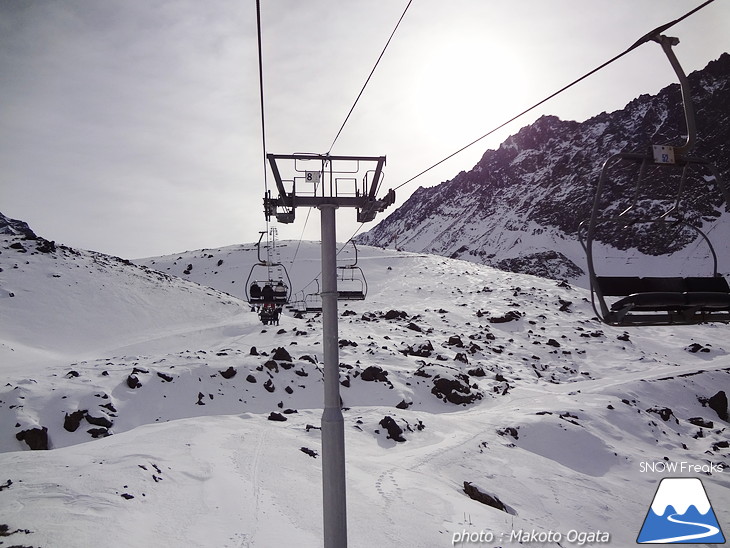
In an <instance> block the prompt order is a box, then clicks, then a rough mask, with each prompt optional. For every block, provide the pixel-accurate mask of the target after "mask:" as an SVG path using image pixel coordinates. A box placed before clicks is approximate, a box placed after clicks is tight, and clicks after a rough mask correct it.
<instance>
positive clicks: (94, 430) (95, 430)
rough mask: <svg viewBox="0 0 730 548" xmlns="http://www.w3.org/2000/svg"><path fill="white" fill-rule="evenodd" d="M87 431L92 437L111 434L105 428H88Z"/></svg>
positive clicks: (103, 436) (104, 436) (102, 436)
mask: <svg viewBox="0 0 730 548" xmlns="http://www.w3.org/2000/svg"><path fill="white" fill-rule="evenodd" d="M87 432H88V433H89V434H91V437H92V438H94V439H98V438H106V437H107V436H111V433H110V432H109V430H107V429H106V428H89V429H88V430H87Z"/></svg>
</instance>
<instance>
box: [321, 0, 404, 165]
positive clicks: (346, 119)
mask: <svg viewBox="0 0 730 548" xmlns="http://www.w3.org/2000/svg"><path fill="white" fill-rule="evenodd" d="M411 2H413V0H409V2H408V5H406V9H404V10H403V13H402V14H401V16H400V19H398V22H397V23H396V25H395V28H394V29H393V32H391V33H390V37H389V38H388V41H387V42H386V43H385V47H384V48H383V51H381V52H380V56H379V57H378V60H377V61H375V65H374V66H373V70H371V71H370V74H369V75H368V78H367V80H365V83H364V84H363V86H362V89H361V90H360V93H358V94H357V97H356V98H355V102H354V103H353V104H352V107H351V108H350V112H348V113H347V116H346V117H345V121H344V122H342V125H341V126H340V130H339V131H338V132H337V135H335V138H334V140H333V141H332V144H331V145H330V148H329V150H328V151H327V154H328V155H329V153H330V152H332V149H333V148H334V146H335V143H336V142H337V139H338V138H339V137H340V134H341V133H342V130H343V129H344V128H345V124H347V121H348V120H349V119H350V115H351V114H352V111H353V110H355V105H357V102H358V101H359V100H360V97H361V96H362V93H363V91H365V87H366V86H367V85H368V82H370V78H372V76H373V73H374V72H375V69H376V68H377V67H378V63H380V60H381V59H382V58H383V55H384V54H385V50H386V49H388V45H389V44H390V41H391V40H392V39H393V35H395V31H396V30H398V26H399V25H400V23H401V21H403V17H405V15H406V12H407V11H408V8H409V7H410V6H411Z"/></svg>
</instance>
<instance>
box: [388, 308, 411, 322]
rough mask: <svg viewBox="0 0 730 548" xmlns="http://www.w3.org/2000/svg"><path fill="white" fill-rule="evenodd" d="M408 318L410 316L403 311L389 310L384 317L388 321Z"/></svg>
mask: <svg viewBox="0 0 730 548" xmlns="http://www.w3.org/2000/svg"><path fill="white" fill-rule="evenodd" d="M407 317H408V314H406V313H405V312H404V311H402V310H388V311H387V312H386V313H385V316H384V318H385V319H386V320H398V319H403V320H405V319H406V318H407Z"/></svg>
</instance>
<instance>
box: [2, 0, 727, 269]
mask: <svg viewBox="0 0 730 548" xmlns="http://www.w3.org/2000/svg"><path fill="white" fill-rule="evenodd" d="M701 3H702V2H701V1H699V0H697V1H692V2H688V1H687V0H642V1H641V2H636V1H635V0H617V1H614V2H605V1H604V2H599V1H595V0H583V1H578V0H554V1H551V2H544V1H543V0H522V1H518V2H502V1H496V0H495V1H492V0H454V1H452V2H443V1H441V0H413V1H412V3H411V5H410V7H409V8H408V10H407V12H406V14H405V17H404V18H403V21H402V22H401V24H400V26H399V28H398V30H397V32H396V33H395V36H394V37H393V40H392V41H391V43H390V45H389V47H388V49H387V51H386V52H385V54H384V56H383V58H382V60H381V61H380V63H379V65H378V67H377V69H376V71H375V73H374V74H373V76H372V78H371V80H370V82H369V84H368V85H367V87H366V88H365V90H364V92H363V94H362V97H361V98H360V100H359V102H358V103H357V106H356V107H355V109H354V111H353V113H352V116H351V117H350V119H349V120H348V122H347V124H346V125H345V127H344V129H343V131H342V134H341V135H340V137H339V138H338V139H337V141H336V142H335V146H334V147H333V148H332V154H342V155H362V156H380V155H385V156H386V157H387V164H386V167H385V179H384V182H383V189H384V190H386V189H387V188H390V187H395V186H398V185H400V184H401V183H403V182H405V181H407V180H408V179H410V178H412V177H413V176H415V175H416V174H418V173H420V172H421V171H423V170H424V169H426V168H428V167H429V166H431V165H433V164H435V163H436V162H438V161H440V160H441V159H443V158H445V157H446V156H448V155H450V154H451V153H453V152H454V151H456V150H458V149H459V148H461V147H463V146H464V145H466V144H467V143H469V142H471V141H473V140H474V139H476V138H477V137H479V136H481V135H483V134H485V133H487V132H488V131H490V130H491V129H493V128H494V127H496V126H498V125H500V124H502V123H503V122H505V121H506V120H508V119H510V118H511V117H512V116H514V115H516V114H517V113H519V112H521V111H522V110H524V109H525V108H527V107H529V106H532V105H533V104H535V103H537V102H538V101H540V100H542V99H543V98H544V97H546V96H548V95H550V94H551V93H553V92H554V91H557V90H558V89H560V88H561V87H563V86H564V85H566V84H568V83H570V82H572V81H573V80H575V79H576V78H578V77H580V76H582V75H583V74H585V73H587V72H588V71H590V70H592V69H594V68H595V67H597V66H598V65H600V64H602V63H604V62H605V61H607V60H609V59H610V58H612V57H614V56H615V55H617V54H619V53H621V52H623V51H624V50H625V49H626V48H628V47H629V46H630V45H631V44H633V43H634V42H635V41H636V40H637V39H638V38H639V37H641V36H643V35H644V34H646V33H647V32H648V31H650V30H652V29H654V28H656V27H658V26H659V25H662V24H664V23H667V22H669V21H672V20H674V19H676V18H678V17H681V16H682V15H684V14H685V13H686V12H688V11H689V10H691V9H692V8H694V7H696V6H699V5H700V4H701ZM261 4H262V5H261V20H262V57H263V71H264V115H265V121H266V131H265V142H266V151H267V152H270V153H276V154H290V153H293V152H315V153H324V152H327V151H328V150H329V149H330V147H331V145H332V143H333V140H334V139H335V135H337V132H338V130H339V128H340V126H341V125H342V123H343V121H344V120H345V117H346V116H347V113H348V111H349V110H350V108H351V107H352V105H353V103H354V101H355V98H356V97H357V95H358V93H359V92H360V90H361V88H362V86H363V84H364V83H365V80H366V78H367V76H368V74H370V71H371V70H372V68H373V66H374V64H375V62H376V60H377V59H378V56H379V55H380V53H381V51H382V50H383V47H384V46H385V43H386V41H387V39H388V37H389V36H390V34H391V32H392V31H393V28H394V27H395V25H396V23H397V21H398V19H399V18H400V17H401V15H402V14H403V11H404V10H405V8H406V5H407V4H408V2H407V1H406V0H399V1H395V0H358V1H356V2H355V1H347V2H341V1H340V2H335V1H334V0H330V1H326V0H308V1H307V2H301V1H299V0H275V1H273V0H270V1H268V2H267V1H265V0H264V1H263V2H261ZM728 28H730V5H729V4H728V0H715V2H713V3H712V4H709V5H708V6H707V7H705V8H703V9H702V10H700V11H699V12H697V13H696V14H694V15H693V16H691V17H690V18H688V19H686V20H684V21H682V22H681V23H679V24H678V25H676V26H675V27H673V28H672V29H670V31H668V34H669V35H671V36H677V37H678V38H679V39H680V44H679V45H678V46H677V47H676V48H675V52H676V54H677V57H678V58H679V60H680V62H681V63H682V65H683V67H684V69H685V71H686V72H687V73H689V72H691V71H694V70H698V69H701V68H703V67H704V66H705V65H706V64H707V63H708V62H709V61H711V60H713V59H716V58H717V57H719V56H720V54H721V53H722V52H725V51H730V35H729V34H728V33H727V29H728ZM257 56H258V53H257V39H256V2H255V1H254V0H245V1H243V0H240V1H238V2H230V1H223V0H213V1H210V2H199V1H197V0H146V1H145V2H128V1H123V0H108V1H105V2H95V1H93V0H64V1H63V2H61V1H58V0H0V185H1V186H0V212H2V213H3V214H5V215H6V216H9V217H12V218H17V219H22V220H24V221H26V222H28V223H29V224H30V225H31V227H32V228H33V229H34V230H35V231H36V232H37V233H38V234H39V235H41V236H44V237H46V238H48V239H53V240H55V241H57V242H58V243H63V244H66V245H69V246H72V247H79V248H84V249H91V250H95V251H101V252H104V253H109V254H112V255H118V256H121V257H124V258H130V259H133V258H142V257H149V256H156V255H163V254H169V253H175V252H179V251H184V250H193V249H201V248H215V247H221V246H226V245H232V244H237V243H241V242H251V241H256V240H257V239H258V233H259V231H261V230H265V229H266V223H265V219H264V215H263V207H262V198H263V194H264V188H265V186H264V178H265V177H264V161H263V139H262V128H261V112H260V103H259V101H260V98H259V78H258V57H257ZM675 80H676V78H675V76H674V73H673V71H672V69H671V67H670V65H669V63H668V62H667V60H666V58H665V57H664V55H663V53H662V51H661V48H660V47H659V46H658V45H657V44H655V43H652V42H650V43H647V44H644V45H643V46H641V47H640V48H637V49H636V50H634V51H633V52H631V53H629V54H628V55H626V56H624V57H622V58H621V59H620V60H618V61H617V62H615V63H613V64H611V65H610V66H609V67H607V68H606V69H604V70H602V71H600V72H599V73H597V74H596V75H594V76H592V77H591V78H589V79H587V80H586V81H584V82H582V83H580V84H578V85H576V86H574V87H573V88H571V89H570V90H568V91H567V92H565V93H563V94H561V95H560V96H558V97H557V98H555V99H553V100H551V101H548V102H547V103H545V104H544V105H542V106H541V107H539V108H537V109H535V110H533V111H531V112H530V113H529V114H528V115H526V116H524V117H522V118H520V119H518V120H517V121H515V122H512V123H511V124H509V125H507V126H506V127H505V128H504V129H502V130H500V131H498V132H495V133H494V134H493V135H492V136H490V137H489V138H487V139H484V140H482V141H480V142H479V143H478V144H476V145H474V146H473V147H471V148H470V149H468V150H467V151H465V152H463V153H461V154H459V155H457V156H455V157H454V158H452V159H451V160H449V161H447V162H444V163H443V164H442V165H440V166H439V167H438V168H435V169H433V170H431V171H429V172H428V173H427V174H425V175H423V176H420V177H418V178H417V179H415V180H414V181H413V182H411V183H409V184H407V185H406V186H404V187H403V188H401V189H399V191H398V196H397V202H396V207H397V206H398V205H400V204H402V203H403V201H405V200H406V199H407V198H408V196H409V195H410V194H411V193H412V192H414V191H415V190H416V189H417V188H418V187H419V186H433V185H436V184H438V183H441V182H443V181H445V180H449V179H451V178H452V177H454V176H455V175H456V174H457V173H459V172H460V171H462V170H469V169H471V168H472V167H473V166H474V164H475V163H476V162H477V161H478V160H479V158H480V157H481V156H482V155H483V153H484V151H485V150H487V149H495V148H497V147H498V146H499V144H500V143H501V142H502V141H504V139H506V138H507V137H508V136H509V135H512V134H514V133H516V132H517V131H518V130H519V129H520V128H521V127H523V126H525V125H528V124H529V123H531V122H532V121H534V120H535V119H536V118H538V117H539V116H541V115H545V114H552V115H557V116H559V117H560V118H563V119H572V120H578V121H582V120H585V119H587V118H590V117H591V116H594V115H596V114H599V113H601V112H604V111H607V112H611V111H614V110H618V109H620V108H623V106H624V105H626V103H628V102H629V101H630V100H631V99H633V98H635V97H637V96H639V95H640V94H643V93H656V92H658V91H659V90H660V89H661V88H663V87H665V86H667V85H669V84H671V83H674V82H675ZM267 178H268V180H269V181H271V174H270V173H269V174H268V175H267ZM394 209H395V208H394V207H391V209H390V210H389V211H386V214H387V213H388V212H390V211H393V210H394ZM381 218H382V217H381ZM377 220H378V219H376V221H375V222H377ZM374 225H375V223H370V224H366V225H365V226H364V227H363V228H362V230H363V231H364V230H367V229H369V228H371V227H372V226H374ZM272 226H276V227H277V229H278V234H279V238H280V239H290V240H296V239H300V238H304V239H309V240H317V239H319V234H320V232H319V230H320V227H319V214H318V212H316V211H314V212H312V214H311V215H309V216H308V215H307V211H306V210H297V220H296V222H295V223H293V224H290V225H284V224H274V225H272ZM358 227H359V223H357V222H356V220H355V212H354V211H353V210H348V209H340V210H339V211H338V212H337V236H338V239H339V240H341V241H344V240H347V239H348V238H349V237H350V236H352V234H353V233H354V232H355V231H356V230H357V229H358Z"/></svg>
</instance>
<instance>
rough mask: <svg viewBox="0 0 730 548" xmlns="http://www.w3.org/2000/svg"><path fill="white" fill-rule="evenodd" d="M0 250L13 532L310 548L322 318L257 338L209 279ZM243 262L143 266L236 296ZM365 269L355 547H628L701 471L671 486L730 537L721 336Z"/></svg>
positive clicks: (432, 259) (451, 264)
mask: <svg viewBox="0 0 730 548" xmlns="http://www.w3.org/2000/svg"><path fill="white" fill-rule="evenodd" d="M6 238H7V240H6V241H5V243H4V244H3V246H2V249H1V250H2V254H0V266H1V267H2V269H3V270H2V272H0V287H2V289H3V291H4V294H3V298H2V319H1V320H0V321H1V322H2V324H0V337H1V338H2V340H3V344H4V346H3V354H2V362H1V365H0V368H1V369H2V373H3V379H4V381H3V384H2V386H1V387H0V450H1V451H2V453H0V470H2V475H0V509H1V511H0V525H7V530H6V532H5V533H4V534H7V535H8V536H7V540H6V538H5V537H2V536H0V542H2V541H5V542H9V543H10V544H11V545H12V544H17V545H24V546H34V547H50V546H54V547H78V546H109V547H116V546H120V547H121V546H125V547H129V546H137V547H146V546H160V547H166V546H170V547H173V546H174V547H177V546H199V547H226V546H228V547H241V546H256V547H278V546H302V547H310V546H321V544H322V538H321V535H322V526H321V520H322V516H321V487H320V486H321V477H320V474H321V457H320V454H321V446H320V438H319V430H318V426H319V419H320V415H321V411H320V408H321V402H322V370H321V368H322V347H321V344H320V340H321V333H320V330H321V317H319V316H316V315H309V316H305V317H303V318H295V317H293V316H292V315H290V314H285V315H284V316H283V317H282V320H281V325H279V326H263V325H262V324H261V323H260V322H258V319H257V317H256V315H255V314H254V313H252V312H250V311H249V309H248V307H247V306H246V304H245V303H242V302H241V301H239V300H238V299H236V298H235V297H232V296H229V295H225V294H222V293H220V292H219V291H217V290H213V289H208V288H206V287H203V286H199V285H196V284H194V283H191V282H190V281H185V280H183V279H181V278H178V277H168V276H163V275H161V274H159V273H156V272H153V271H151V270H148V269H146V268H143V267H140V266H137V265H134V264H130V263H127V262H124V261H120V260H116V259H112V258H109V257H105V256H100V255H98V254H93V253H89V252H82V251H78V252H74V251H71V250H67V249H64V248H60V247H57V249H56V251H52V252H48V253H41V252H35V254H34V246H35V245H36V243H37V242H35V241H32V240H21V239H20V238H21V236H6ZM15 243H22V245H23V247H24V248H25V252H23V251H22V250H20V249H17V248H12V247H11V244H15ZM295 250H296V251H295ZM280 251H281V259H282V262H283V263H284V264H285V265H286V264H288V262H289V261H290V260H291V258H292V257H293V255H294V253H295V252H296V254H297V259H296V261H295V262H294V266H295V268H293V269H291V270H293V271H295V272H299V273H298V274H294V275H293V278H294V279H293V280H292V281H293V285H294V286H295V288H301V287H304V286H305V285H306V284H307V283H308V282H309V281H310V280H311V278H310V276H312V277H313V276H315V275H316V274H317V271H318V262H317V261H318V256H319V247H318V244H316V243H311V242H303V243H302V244H301V246H299V247H298V248H297V246H295V245H294V244H293V243H284V245H282V246H281V247H280ZM209 255H210V256H212V257H209ZM221 259H222V260H223V262H222V263H221V264H218V262H219V261H220V260H221ZM255 260H256V255H255V251H254V247H253V246H252V245H244V246H233V247H230V248H224V249H216V250H204V251H193V252H186V253H181V254H178V255H176V256H175V257H171V258H157V259H147V260H145V261H144V263H146V264H152V263H153V262H154V264H155V265H156V266H158V267H159V268H161V269H162V271H163V272H166V269H167V266H166V265H169V264H173V263H175V262H177V263H178V265H174V264H173V266H174V267H175V268H177V266H180V268H182V269H183V270H188V271H189V274H188V275H185V274H183V273H182V272H177V271H174V270H173V266H170V268H171V271H170V272H171V273H172V274H175V275H183V276H187V277H189V278H193V277H194V276H196V278H195V280H196V281H197V282H199V283H207V284H208V285H209V286H211V287H218V288H219V289H220V288H223V287H228V286H235V287H236V289H238V288H239V287H240V285H241V284H242V283H243V281H245V277H246V276H247V275H248V271H249V270H250V268H251V265H252V263H253V262H254V261H255ZM170 261H172V263H170ZM358 264H359V265H360V266H362V268H363V270H364V271H365V273H366V275H367V278H368V286H369V294H368V299H367V300H366V301H364V302H357V303H347V304H346V303H340V339H341V341H340V377H341V385H342V386H341V392H342V399H343V405H344V406H345V410H344V414H345V423H346V442H347V463H348V464H347V466H348V468H347V473H348V516H349V524H348V526H349V539H350V546H353V547H371V546H409V547H424V546H429V547H430V546H433V547H438V546H452V545H454V544H456V545H459V544H458V543H457V540H458V538H459V537H458V535H461V538H462V539H463V537H464V534H469V535H473V534H477V535H478V534H479V533H480V532H481V533H484V534H485V535H488V534H492V535H493V540H490V541H489V542H484V543H482V544H481V545H482V546H509V545H518V544H519V542H520V539H521V538H522V537H520V535H521V534H525V533H530V532H536V533H548V532H550V531H552V532H554V533H560V534H562V541H556V540H555V538H556V537H555V535H553V536H552V540H550V541H546V542H540V543H531V542H526V543H525V544H533V545H540V546H567V545H570V544H571V542H567V541H566V538H567V537H568V535H569V534H570V531H575V532H576V533H575V534H576V535H577V534H579V533H582V534H585V535H588V534H589V533H593V534H594V537H593V538H594V539H599V538H604V537H601V536H599V535H598V533H597V532H598V531H601V534H605V533H608V534H609V536H610V540H611V545H612V546H628V545H631V544H633V543H634V542H635V538H636V535H637V534H638V531H639V530H640V528H641V523H642V519H643V517H644V515H646V512H647V510H648V508H649V505H650V504H651V500H652V497H653V494H654V492H655V490H656V486H657V484H658V481H659V480H660V479H661V478H662V477H665V476H666V475H668V474H670V472H669V471H668V470H667V469H666V466H668V465H671V464H672V463H676V465H677V466H680V465H682V463H684V465H692V466H699V467H701V469H702V470H705V471H707V472H708V473H707V474H699V473H695V472H693V471H692V470H689V471H688V470H687V469H686V468H685V469H684V470H678V471H677V472H676V473H674V475H691V476H699V477H701V478H702V481H703V484H704V487H705V489H706V491H707V493H708V496H709V498H710V500H711V502H712V504H713V506H714V509H715V512H716V514H717V515H718V518H719V519H720V521H721V524H727V523H728V521H727V520H728V518H729V516H728V515H727V508H729V507H730V489H728V487H730V480H728V479H727V478H728V475H727V474H728V471H727V470H728V469H729V468H730V449H728V422H727V414H726V413H727V402H726V400H723V399H722V395H723V393H724V394H727V393H728V392H730V382H729V381H730V354H728V343H727V341H728V335H729V334H730V327H729V326H717V325H714V326H696V327H683V328H653V327H649V328H638V329H634V330H631V331H629V332H625V331H623V330H620V329H614V328H610V327H606V326H603V325H601V324H599V323H598V322H597V321H596V320H595V319H594V318H593V314H592V310H591V308H590V304H589V303H588V301H587V293H586V292H585V291H584V290H582V289H580V288H574V287H571V286H569V285H567V284H560V283H557V282H555V281H552V280H546V279H542V278H537V277H533V276H528V275H521V274H513V273H507V272H504V271H499V270H495V269H492V268H490V267H486V266H482V265H475V264H473V263H469V262H465V261H459V260H453V259H445V258H443V257H438V256H433V255H418V254H412V253H398V252H392V251H383V250H378V249H374V248H368V247H364V248H361V249H360V260H359V263H358ZM15 265H17V268H16V267H15ZM189 265H192V269H190V268H188V266H189ZM205 265H208V266H205ZM229 269H230V270H229ZM297 269H301V270H297ZM54 275H58V277H54ZM232 281H235V282H236V283H235V284H232V283H231V282H232ZM54 283H63V286H62V289H63V291H61V290H59V288H58V286H55V285H52V284H54ZM66 288H68V290H67V289H66ZM66 291H68V295H66V296H62V295H64V292H66ZM230 292H231V293H233V291H230ZM10 293H13V295H14V296H13V297H10V296H9V295H10ZM56 299H58V300H56ZM9 307H12V308H9ZM8 311H11V313H8ZM723 401H724V407H723ZM721 415H722V417H721ZM44 429H45V433H44ZM19 438H20V439H19ZM44 441H46V442H47V444H48V445H49V446H50V448H51V450H49V451H30V450H29V445H31V444H42V442H44ZM657 463H658V464H660V465H662V466H656V464H657ZM650 464H653V465H654V466H653V468H649V465H650ZM652 470H653V471H652ZM466 491H468V492H470V493H472V495H473V496H475V497H477V498H479V492H481V493H486V494H489V495H490V496H491V497H493V498H495V499H499V501H501V503H502V504H501V509H498V508H495V507H493V506H488V505H486V504H484V503H483V502H479V501H477V500H474V499H473V498H470V497H469V496H468V495H467V492H466ZM481 498H482V500H486V497H484V496H483V495H482V496H481ZM495 504H496V505H497V506H500V505H499V504H497V503H495ZM0 534H3V533H2V529H0ZM482 538H486V537H482ZM558 542H560V544H558ZM462 544H463V545H468V543H466V544H464V543H462ZM572 544H575V542H573V543H572ZM476 545H480V544H476Z"/></svg>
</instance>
